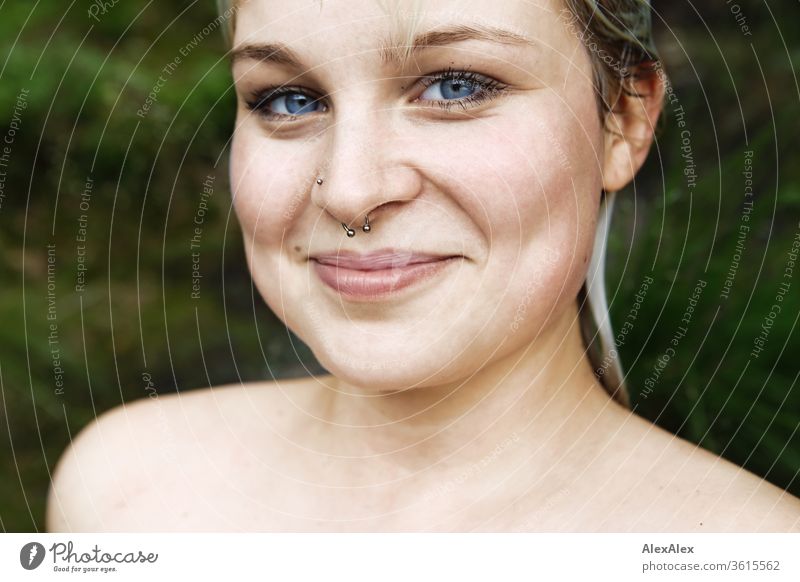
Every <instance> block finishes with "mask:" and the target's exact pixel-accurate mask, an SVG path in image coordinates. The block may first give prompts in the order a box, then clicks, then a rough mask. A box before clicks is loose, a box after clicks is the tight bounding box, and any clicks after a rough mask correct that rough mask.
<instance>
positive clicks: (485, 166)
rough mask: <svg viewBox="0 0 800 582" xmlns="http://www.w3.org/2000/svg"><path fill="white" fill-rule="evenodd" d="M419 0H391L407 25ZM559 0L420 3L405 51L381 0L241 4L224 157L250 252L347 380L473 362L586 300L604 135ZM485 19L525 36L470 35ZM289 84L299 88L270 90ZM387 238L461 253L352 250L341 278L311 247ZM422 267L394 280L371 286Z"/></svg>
mask: <svg viewBox="0 0 800 582" xmlns="http://www.w3.org/2000/svg"><path fill="white" fill-rule="evenodd" d="M301 4H302V5H301ZM412 6H413V5H412V3H411V2H408V3H405V2H399V4H398V7H397V10H398V12H399V14H400V16H401V25H402V24H403V22H407V21H404V20H402V19H403V18H407V17H409V16H410V14H411V12H410V11H411V10H412ZM562 10H563V6H562V5H561V4H560V3H559V2H557V1H555V0H547V1H544V0H543V1H539V2H529V1H527V0H519V1H516V0H504V1H503V2H498V1H497V0H470V1H465V0H428V1H426V2H424V13H423V14H422V15H421V17H420V23H419V26H418V28H417V29H416V34H418V35H423V37H425V38H423V39H422V40H423V41H424V40H425V39H427V46H420V47H419V48H417V49H416V50H414V51H413V54H412V55H411V56H410V58H408V59H407V60H406V61H405V62H399V61H396V60H393V59H391V58H389V57H391V56H392V55H393V54H395V53H396V52H397V51H392V50H390V49H391V48H392V46H393V43H394V45H396V44H401V45H407V44H410V41H405V40H404V39H403V37H402V36H401V35H399V33H398V31H397V30H396V27H397V25H396V24H395V20H394V18H392V17H391V16H389V15H387V13H386V12H385V10H384V9H383V8H382V7H381V5H380V4H379V3H378V2H376V1H375V0H324V2H322V6H321V7H320V3H319V2H318V1H316V0H311V1H309V2H307V3H305V4H303V3H297V2H292V1H289V0H250V1H248V2H245V3H244V4H243V6H242V7H241V9H240V11H239V13H238V16H237V22H236V35H235V38H234V51H237V49H243V48H244V47H245V46H246V45H251V46H250V49H249V50H247V51H239V57H238V58H236V59H235V60H234V65H233V77H234V80H235V84H236V92H237V95H238V116H237V121H236V130H235V135H234V138H233V144H232V151H231V170H230V171H231V186H232V190H233V193H234V205H235V210H236V213H237V216H238V218H239V220H240V222H241V225H242V228H243V231H244V237H245V246H246V252H247V257H248V263H249V266H250V269H251V272H252V275H253V278H254V281H255V283H256V285H257V287H258V289H259V291H260V292H261V294H262V296H263V297H264V299H265V300H266V302H267V303H268V304H269V306H270V307H271V308H272V309H273V310H274V311H275V313H276V314H277V315H278V316H279V317H280V318H281V319H282V320H283V321H284V322H285V323H286V324H287V325H288V326H289V327H290V328H291V329H292V330H293V331H294V332H295V333H296V334H297V335H298V336H299V337H300V338H301V339H302V340H303V341H305V342H306V343H307V344H308V345H309V346H310V348H311V349H312V350H313V351H314V353H315V354H316V356H317V357H318V359H319V361H320V363H322V364H323V365H324V366H325V367H326V369H328V370H329V371H330V372H332V373H333V374H335V375H336V376H338V377H340V378H342V379H343V380H345V381H347V382H349V383H351V384H353V385H359V386H364V387H368V388H370V389H374V390H389V389H397V388H402V387H408V386H426V385H436V384H440V383H443V382H451V381H455V380H458V379H462V378H466V377H468V376H469V375H470V374H472V373H473V372H475V371H476V370H477V369H478V368H481V367H483V366H485V365H487V364H489V363H491V362H492V361H494V360H497V359H499V358H501V357H503V356H504V355H508V354H510V353H511V352H513V351H514V350H517V349H520V348H523V347H525V346H526V345H528V344H530V342H531V341H533V340H534V339H535V338H536V337H537V334H540V333H545V332H546V331H547V330H548V328H550V327H552V326H553V325H554V323H555V321H557V320H558V319H559V316H560V314H564V313H565V310H566V309H567V308H569V307H570V306H571V304H572V303H573V302H574V301H575V296H576V293H577V291H578V289H579V288H580V286H581V284H582V282H583V280H584V278H585V274H586V269H587V264H588V260H589V257H590V254H591V250H592V245H593V237H594V231H595V220H596V214H597V207H598V201H599V195H600V191H601V188H602V174H603V167H602V166H603V164H602V160H603V133H602V131H601V123H600V119H599V116H598V113H597V106H596V99H595V94H594V90H593V86H592V82H591V79H592V68H591V64H590V60H589V57H588V55H587V53H586V51H585V49H584V48H583V46H582V45H581V44H580V41H579V40H578V39H577V38H576V37H575V36H574V35H573V34H571V33H570V32H569V30H570V29H569V28H568V27H567V25H566V24H565V18H564V14H563V13H562ZM476 15H480V16H479V17H476ZM488 27H492V28H493V29H505V30H510V31H512V32H514V33H515V34H516V35H523V36H524V37H527V38H528V39H529V42H525V41H523V40H520V39H516V38H511V37H501V38H499V39H496V40H492V38H490V36H489V35H487V34H480V35H477V37H475V38H472V34H471V33H470V31H476V30H480V31H483V30H485V29H487V28H488ZM434 30H436V31H445V32H447V31H450V32H456V34H453V35H449V34H427V35H426V33H430V32H432V31H434ZM266 44H269V45H274V44H282V45H285V47H288V48H289V49H290V50H291V53H292V56H293V57H295V58H296V59H297V60H299V62H297V63H295V62H291V61H292V59H287V58H285V57H286V56H287V55H286V53H284V52H280V53H278V52H275V51H274V47H264V46H260V45H266ZM270 55H271V58H267V57H268V56H270ZM395 56H396V54H395ZM441 75H444V78H441ZM465 75H466V77H465ZM283 85H286V86H291V87H292V89H291V91H290V92H288V93H283V94H281V95H277V96H276V95H274V94H269V93H268V90H269V88H270V87H274V86H283ZM251 105H255V108H251ZM318 177H322V178H323V183H322V185H318V184H317V183H316V179H317V178H318ZM365 213H369V221H370V225H371V227H372V229H371V231H370V232H368V233H365V232H363V231H362V230H361V226H362V225H363V223H364V215H365ZM341 222H346V223H348V225H349V226H350V227H352V228H353V229H354V230H355V231H356V235H355V236H354V237H352V238H349V237H348V236H347V233H346V232H345V229H344V228H343V227H342V225H341ZM387 250H393V251H396V252H399V253H400V255H401V256H402V255H403V253H418V254H426V255H435V256H438V257H447V256H455V257H456V258H453V259H450V260H447V261H437V262H434V263H428V264H427V265H423V266H422V267H420V266H419V265H418V266H417V267H415V268H409V267H404V268H397V269H394V270H390V271H388V272H387V271H383V273H372V275H370V274H369V273H365V272H364V271H358V270H356V271H351V270H349V269H347V270H345V269H344V266H345V265H344V264H341V265H340V266H339V271H338V274H339V278H338V279H337V277H336V268H335V267H330V266H329V267H327V268H325V267H320V265H319V264H318V261H316V259H315V257H320V256H321V255H323V254H324V255H329V256H330V255H333V256H334V257H335V256H336V254H337V253H342V254H344V252H353V253H358V254H366V253H373V252H380V251H387ZM389 260H390V261H391V260H392V259H389ZM395 260H396V259H395ZM361 268H366V267H365V266H364V265H361ZM428 268H430V271H426V270H425V269H428ZM423 271H424V272H426V273H428V277H427V278H422V279H414V278H413V277H411V279H412V280H413V281H414V282H413V284H411V285H409V286H406V287H403V288H395V289H394V290H393V291H392V292H388V293H386V292H383V293H381V292H380V291H379V290H376V289H377V288H376V287H375V286H371V285H372V283H369V281H370V280H371V281H373V283H374V281H375V280H378V283H377V284H378V286H380V284H381V283H383V284H385V283H386V282H387V280H388V282H390V283H391V282H394V283H397V282H398V281H400V280H403V281H405V280H406V279H403V277H410V276H411V275H413V272H416V273H420V272H423ZM410 274H411V275H410ZM337 281H338V284H337ZM337 285H338V290H337ZM370 289H371V291H370Z"/></svg>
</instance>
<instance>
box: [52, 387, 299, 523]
mask: <svg viewBox="0 0 800 582" xmlns="http://www.w3.org/2000/svg"><path fill="white" fill-rule="evenodd" d="M310 388H311V382H309V379H307V378H297V379H290V380H279V381H277V382H273V381H266V382H257V383H250V384H233V385H226V386H219V387H214V388H204V389H196V390H189V391H184V392H181V393H172V394H166V395H155V396H151V397H145V398H141V399H138V400H135V401H132V402H130V403H125V404H122V405H119V406H117V407H115V408H113V409H111V410H108V411H106V412H104V413H102V414H100V415H99V416H98V417H97V418H96V419H95V420H93V421H92V422H91V423H89V424H88V425H87V426H85V427H84V428H83V429H82V430H81V431H80V432H79V433H78V434H77V435H76V436H75V437H74V438H73V440H72V442H71V443H70V445H69V446H68V447H67V448H66V450H65V451H64V452H63V453H62V455H61V457H60V458H59V460H58V463H57V464H56V467H55V470H54V472H53V476H52V481H51V485H50V489H49V491H48V496H47V512H46V529H47V531H51V532H61V531H72V532H79V531H126V530H127V529H128V528H130V527H131V524H130V519H128V518H126V519H118V517H119V516H124V515H126V512H128V511H131V508H132V507H135V506H136V504H137V499H141V498H142V497H143V496H146V495H148V494H149V492H151V491H152V490H154V489H155V488H160V490H161V491H166V492H168V490H169V487H170V483H171V481H173V480H174V481H175V482H178V481H179V477H178V475H179V474H180V472H183V473H184V475H185V474H186V473H187V472H192V471H195V472H197V470H198V469H197V467H196V464H197V463H198V462H200V461H199V460H200V459H203V458H207V456H208V447H209V446H211V445H213V446H214V447H215V449H216V450H219V449H222V448H223V445H222V443H224V442H225V439H231V438H234V437H235V435H236V434H237V433H240V432H247V431H251V432H252V431H257V430H263V426H264V424H265V420H270V421H274V422H280V421H281V419H282V418H283V417H285V416H288V415H286V414H285V409H286V408H287V407H289V406H290V404H289V403H288V402H287V398H286V397H285V394H286V393H287V390H288V391H290V392H292V393H294V394H297V393H300V394H302V393H303V392H308V391H309V390H310ZM265 414H266V415H269V416H270V418H269V419H265V418H264V415H265ZM193 464H194V465H195V466H192V465H193ZM176 489H177V487H176ZM160 497H161V498H167V493H165V495H162V496H160Z"/></svg>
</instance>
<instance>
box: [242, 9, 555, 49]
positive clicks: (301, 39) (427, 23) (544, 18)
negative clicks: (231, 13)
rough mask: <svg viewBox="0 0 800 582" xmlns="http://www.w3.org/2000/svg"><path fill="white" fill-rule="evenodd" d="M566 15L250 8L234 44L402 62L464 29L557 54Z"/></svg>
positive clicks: (524, 11)
mask: <svg viewBox="0 0 800 582" xmlns="http://www.w3.org/2000/svg"><path fill="white" fill-rule="evenodd" d="M563 8H564V5H563V3H562V0H305V1H303V2H297V1H296V0H246V1H245V2H242V3H241V5H240V7H239V11H238V13H237V17H236V34H235V37H234V42H233V44H234V47H237V46H243V45H247V44H250V43H260V42H274V43H282V44H287V45H291V44H296V46H302V48H303V52H304V53H308V54H315V55H320V54H321V55H323V56H327V57H330V56H331V55H330V53H329V52H327V51H330V50H331V48H332V46H335V47H336V48H337V54H338V55H341V51H342V50H343V51H345V52H346V53H349V54H366V53H375V52H376V51H378V52H379V54H380V55H381V56H382V57H384V58H385V57H387V56H388V57H395V58H399V59H402V58H407V57H408V56H410V47H411V45H412V44H413V42H414V40H415V37H416V38H417V39H418V38H419V36H420V34H422V33H425V32H428V31H437V30H444V29H447V30H449V31H450V32H452V30H453V29H454V25H455V26H456V27H457V26H458V25H462V28H463V30H467V34H466V35H465V36H468V37H470V38H471V37H474V36H476V35H475V34H474V33H475V31H477V32H478V34H477V36H480V35H481V34H482V33H483V32H488V36H491V35H494V37H495V40H500V41H501V42H504V39H503V37H505V38H506V39H507V40H508V41H509V44H513V43H514V42H517V43H519V44H522V43H523V42H524V40H525V39H527V40H529V41H532V44H536V45H542V46H551V47H553V48H557V49H558V48H563V45H564V44H565V39H564V38H563V37H564V36H566V35H565V34H564V31H563V27H561V26H557V24H558V22H559V18H560V17H561V15H560V11H561V10H562V9H563ZM425 40H426V41H427V40H430V38H426V39H425ZM450 40H451V41H452V36H451V37H450ZM434 42H435V41H434Z"/></svg>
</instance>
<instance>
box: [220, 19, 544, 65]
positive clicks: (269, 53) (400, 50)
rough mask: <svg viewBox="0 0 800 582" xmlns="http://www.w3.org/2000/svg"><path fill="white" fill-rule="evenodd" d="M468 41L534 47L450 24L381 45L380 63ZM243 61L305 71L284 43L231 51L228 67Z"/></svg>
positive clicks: (499, 32)
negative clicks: (405, 40)
mask: <svg viewBox="0 0 800 582" xmlns="http://www.w3.org/2000/svg"><path fill="white" fill-rule="evenodd" d="M467 40H479V41H484V42H491V43H495V44H504V45H518V46H529V47H535V46H537V45H536V43H535V42H534V41H533V40H532V39H530V38H528V37H527V36H525V35H524V34H522V33H520V32H517V31H514V30H510V29H507V28H501V27H497V26H492V25H486V24H477V23H470V24H451V25H447V26H443V27H439V28H435V29H432V30H429V31H426V32H423V33H421V34H418V35H417V36H415V37H414V40H413V42H412V43H411V45H409V46H397V45H396V44H394V45H393V44H391V43H388V42H384V43H383V44H382V46H381V48H380V55H381V62H382V63H383V64H384V65H386V64H392V63H397V64H403V63H405V61H406V60H407V59H408V57H410V56H411V55H413V54H415V53H416V52H418V51H421V50H423V49H426V48H432V47H440V46H445V45H448V44H452V43H456V42H462V41H467ZM243 59H250V60H255V61H259V62H262V63H274V64H278V65H286V66H288V67H294V68H296V69H302V68H304V67H303V64H302V58H301V57H300V56H299V55H298V54H297V53H296V52H295V51H294V50H292V49H291V48H289V46H288V45H286V44H283V43H257V44H247V45H244V46H242V47H239V48H237V49H234V50H232V51H231V52H230V60H231V64H233V63H235V62H236V61H238V60H243Z"/></svg>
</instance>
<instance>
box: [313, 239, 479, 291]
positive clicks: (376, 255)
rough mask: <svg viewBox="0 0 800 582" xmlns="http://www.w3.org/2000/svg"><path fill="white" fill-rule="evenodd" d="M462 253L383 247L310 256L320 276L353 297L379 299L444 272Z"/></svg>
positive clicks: (333, 286)
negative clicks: (356, 251)
mask: <svg viewBox="0 0 800 582" xmlns="http://www.w3.org/2000/svg"><path fill="white" fill-rule="evenodd" d="M461 258H463V256H462V255H441V254H433V253H424V252H415V251H406V250H397V249H382V250H379V251H374V252H371V253H366V254H363V253H355V252H353V251H344V250H342V251H338V252H336V253H325V254H319V255H314V256H312V257H310V259H311V261H312V264H313V267H314V270H315V272H316V273H317V275H318V276H319V278H320V280H321V281H322V282H323V283H325V284H326V285H327V286H328V287H330V288H332V289H333V290H334V291H336V292H337V293H339V294H341V295H343V296H344V297H346V298H348V299H352V300H375V299H381V298H385V297H386V296H389V295H393V294H395V293H396V292H398V291H400V290H401V289H405V288H406V287H410V286H411V285H414V284H415V283H420V282H422V281H424V280H427V279H430V278H432V277H433V276H435V275H437V274H439V273H441V272H442V271H443V270H444V269H446V268H447V266H448V265H450V264H452V263H454V262H456V261H458V260H459V259H461Z"/></svg>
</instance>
